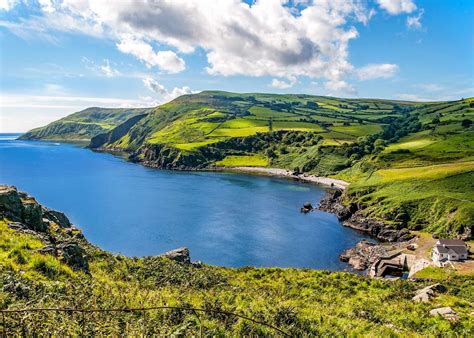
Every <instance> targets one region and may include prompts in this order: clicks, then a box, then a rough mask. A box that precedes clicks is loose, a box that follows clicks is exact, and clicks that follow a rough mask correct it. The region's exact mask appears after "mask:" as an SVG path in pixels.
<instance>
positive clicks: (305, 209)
mask: <svg viewBox="0 0 474 338" xmlns="http://www.w3.org/2000/svg"><path fill="white" fill-rule="evenodd" d="M312 210H313V205H312V204H311V203H309V202H306V203H305V204H304V205H303V207H302V208H301V210H300V211H301V212H303V213H305V214H306V213H308V212H310V211H312Z"/></svg>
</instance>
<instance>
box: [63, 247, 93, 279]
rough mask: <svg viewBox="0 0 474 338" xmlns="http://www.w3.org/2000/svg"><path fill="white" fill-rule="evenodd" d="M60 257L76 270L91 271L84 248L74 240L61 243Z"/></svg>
mask: <svg viewBox="0 0 474 338" xmlns="http://www.w3.org/2000/svg"><path fill="white" fill-rule="evenodd" d="M57 249H58V252H59V257H60V259H61V261H62V262H64V263H65V264H67V265H69V266H70V267H71V268H73V269H74V270H82V271H84V272H86V273H88V272H89V262H88V259H87V254H86V251H85V250H84V248H82V247H81V246H80V245H79V244H77V243H73V242H66V243H62V244H60V245H59V246H58V247H57Z"/></svg>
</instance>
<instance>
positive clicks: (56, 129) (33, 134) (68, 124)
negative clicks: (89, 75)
mask: <svg viewBox="0 0 474 338" xmlns="http://www.w3.org/2000/svg"><path fill="white" fill-rule="evenodd" d="M147 111H149V109H147V108H138V109H129V108H97V107H92V108H87V109H85V110H82V111H80V112H77V113H74V114H71V115H68V116H66V117H64V118H62V119H60V120H58V121H55V122H52V123H50V124H48V125H47V126H44V127H40V128H36V129H33V130H30V131H29V132H27V133H25V134H24V135H22V137H21V138H22V139H44V140H90V139H91V138H92V137H94V136H96V135H98V134H101V133H104V132H106V131H107V130H110V129H113V128H115V127H116V126H118V125H119V124H121V123H123V122H125V121H126V120H128V119H129V118H131V117H132V116H134V115H138V114H143V113H146V112H147Z"/></svg>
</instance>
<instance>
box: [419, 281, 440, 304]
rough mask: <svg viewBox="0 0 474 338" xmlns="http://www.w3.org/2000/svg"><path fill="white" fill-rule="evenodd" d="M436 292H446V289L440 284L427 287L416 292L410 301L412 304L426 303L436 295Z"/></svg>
mask: <svg viewBox="0 0 474 338" xmlns="http://www.w3.org/2000/svg"><path fill="white" fill-rule="evenodd" d="M436 292H446V288H445V287H444V286H443V285H441V284H440V283H436V284H433V285H430V286H427V287H425V288H423V289H420V290H417V291H416V292H415V296H414V297H413V298H412V300H413V301H414V302H421V303H427V302H429V301H430V300H431V298H433V297H434V296H435V295H436Z"/></svg>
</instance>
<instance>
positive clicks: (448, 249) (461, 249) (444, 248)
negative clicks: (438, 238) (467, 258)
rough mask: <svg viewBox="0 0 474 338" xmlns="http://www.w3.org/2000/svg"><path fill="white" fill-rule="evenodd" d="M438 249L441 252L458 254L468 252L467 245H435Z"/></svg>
mask: <svg viewBox="0 0 474 338" xmlns="http://www.w3.org/2000/svg"><path fill="white" fill-rule="evenodd" d="M435 248H436V250H437V251H438V252H439V253H442V254H447V253H449V254H451V255H452V254H453V253H455V254H458V255H464V254H467V248H466V247H465V246H448V245H436V246H435Z"/></svg>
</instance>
